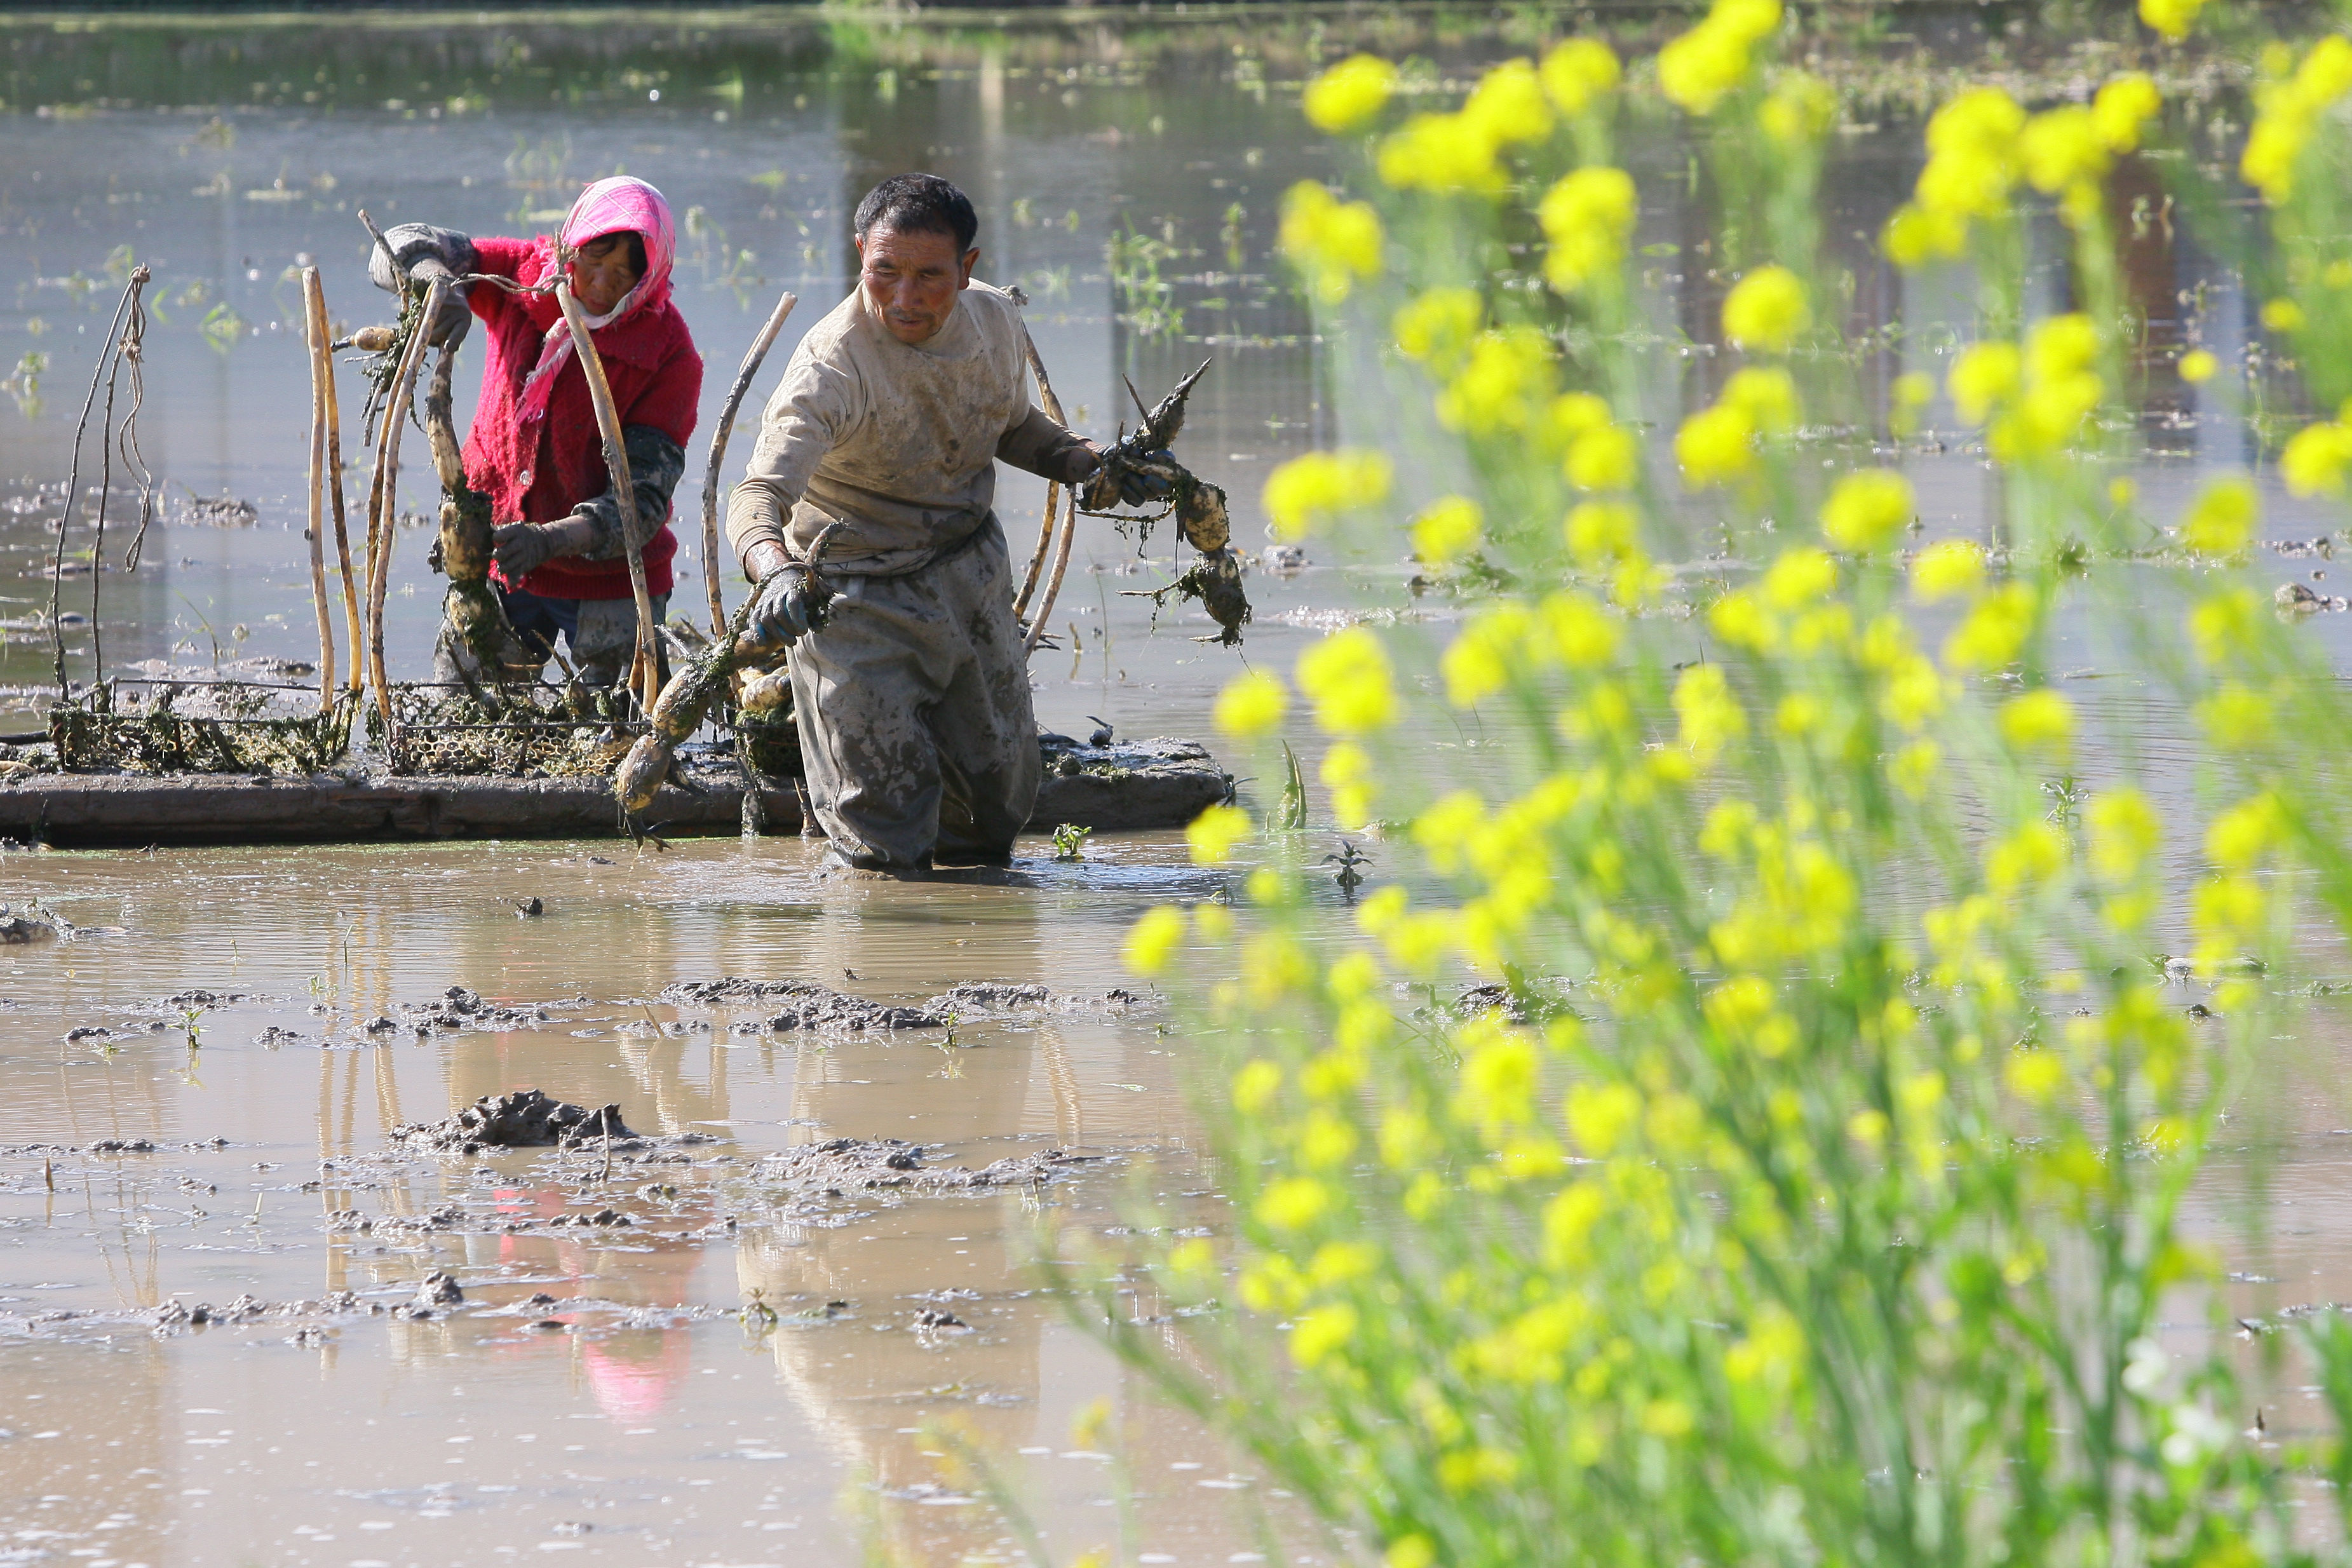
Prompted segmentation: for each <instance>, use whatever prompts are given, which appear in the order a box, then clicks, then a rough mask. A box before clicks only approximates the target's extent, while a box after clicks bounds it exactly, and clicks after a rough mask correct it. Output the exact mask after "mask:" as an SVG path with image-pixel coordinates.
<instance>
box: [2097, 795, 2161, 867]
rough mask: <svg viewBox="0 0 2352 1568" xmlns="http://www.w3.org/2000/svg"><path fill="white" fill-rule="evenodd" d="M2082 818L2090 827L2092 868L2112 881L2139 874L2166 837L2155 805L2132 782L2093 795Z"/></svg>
mask: <svg viewBox="0 0 2352 1568" xmlns="http://www.w3.org/2000/svg"><path fill="white" fill-rule="evenodd" d="M2083 820H2084V822H2085V823H2086V824H2087V825H2088V826H2089V827H2090V829H2091V869H2092V870H2094V871H2095V872H2097V873H2098V874H2099V875H2100V876H2101V877H2103V878H2105V879H2106V880H2108V881H2110V882H2127V881H2130V880H2131V879H2133V878H2135V877H2137V876H2138V875H2139V874H2140V871H2141V869H2142V868H2144V867H2146V865H2147V858H2148V857H2149V856H2150V855H2153V854H2154V853H2155V852H2156V848H2157V846H2158V844H2160V843H2162V842H2163V839H2164V823H2163V821H2162V819H2160V818H2159V817H2158V816H2157V815H2156V808H2155V807H2154V806H2152V805H2149V804H2148V800H2147V796H2146V795H2142V794H2141V793H2140V792H2139V791H2138V790H2137V789H2134V788H2133V787H2132V786H2131V785H2129V784H2119V785H2117V786H2116V788H2114V789H2107V790H2101V791H2100V792H2099V793H2098V794H2097V795H2094V796H2092V797H2091V804H2090V805H2088V806H2086V807H2085V808H2084V812H2083Z"/></svg>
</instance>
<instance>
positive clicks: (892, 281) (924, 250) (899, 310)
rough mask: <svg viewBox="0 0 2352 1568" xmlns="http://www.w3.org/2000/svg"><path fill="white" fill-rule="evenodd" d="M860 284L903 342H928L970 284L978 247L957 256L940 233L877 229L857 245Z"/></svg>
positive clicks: (877, 317)
mask: <svg viewBox="0 0 2352 1568" xmlns="http://www.w3.org/2000/svg"><path fill="white" fill-rule="evenodd" d="M857 255H858V259H859V263H860V265H859V268H858V278H857V286H858V288H860V289H864V290H865V292H866V310H869V311H871V312H873V315H874V319H875V320H876V321H879V322H881V323H882V325H883V328H884V330H886V331H888V332H889V334H890V335H891V336H892V337H894V338H896V339H898V341H899V342H902V343H919V342H927V341H929V339H930V338H931V337H932V336H933V335H934V334H935V333H937V332H938V331H939V330H940V328H941V327H944V326H946V325H947V324H948V317H949V315H950V313H952V312H953V311H954V310H955V302H956V295H957V294H959V293H960V292H961V291H962V289H963V287H964V285H966V284H967V283H970V282H971V268H972V264H973V263H974V262H976V261H978V260H979V259H980V252H979V251H978V250H977V249H973V250H967V251H965V252H964V253H963V254H962V255H961V256H958V255H957V254H956V245H955V237H954V236H953V235H950V234H941V233H940V232H938V231H937V230H936V229H928V228H925V229H917V230H915V231H914V232H912V233H907V232H905V231H903V230H899V229H895V228H888V227H885V226H882V225H880V224H877V225H875V226H873V227H872V228H869V229H867V230H866V235H865V237H864V238H862V239H860V240H859V241H858V242H857Z"/></svg>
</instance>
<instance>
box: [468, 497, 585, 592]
mask: <svg viewBox="0 0 2352 1568" xmlns="http://www.w3.org/2000/svg"><path fill="white" fill-rule="evenodd" d="M595 531H596V525H595V522H594V521H593V520H592V519H589V518H584V517H582V516H579V515H578V514H577V513H575V514H573V515H572V516H571V517H567V518H562V519H560V520H558V521H554V522H509V523H505V524H502V525H501V526H500V527H499V528H498V529H496V530H495V531H492V533H491V534H490V559H491V560H492V561H495V562H496V563H498V568H499V576H501V577H504V578H505V579H506V580H507V585H508V586H509V587H510V588H520V587H521V586H522V580H523V579H524V578H526V577H528V576H530V574H532V573H534V572H536V571H538V570H539V569H540V568H541V567H542V566H544V565H546V564H547V563H549V562H551V561H552V560H554V559H555V558H556V557H557V556H559V555H584V554H586V553H587V551H588V547H589V545H590V544H591V543H592V542H593V540H594V536H595Z"/></svg>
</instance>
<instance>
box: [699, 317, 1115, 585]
mask: <svg viewBox="0 0 2352 1568" xmlns="http://www.w3.org/2000/svg"><path fill="white" fill-rule="evenodd" d="M1023 339H1024V331H1023V327H1022V324H1021V312H1020V309H1019V307H1018V306H1016V305H1014V304H1013V299H1012V297H1011V296H1010V295H1008V294H1006V293H1004V292H1003V291H1002V290H1001V289H992V288H991V287H989V285H987V284H985V283H978V282H975V283H973V284H972V285H971V287H970V288H968V289H964V290H963V292H961V293H960V294H958V295H957V296H956V304H955V309H954V310H953V311H951V312H950V314H949V316H948V321H947V325H945V326H943V327H941V328H940V330H939V332H938V333H937V334H936V335H935V336H933V337H932V338H931V339H930V340H929V342H922V343H916V344H908V343H902V342H898V339H896V338H894V337H892V336H891V335H890V334H889V332H888V331H886V330H885V329H884V328H883V327H882V325H881V324H880V323H879V322H877V321H875V320H874V319H873V318H872V317H871V316H870V315H869V314H868V313H867V311H866V304H865V293H864V291H863V290H858V291H856V292H853V293H852V294H851V295H850V296H849V298H848V299H846V300H843V301H842V302H841V303H840V304H839V305H836V306H835V307H834V310H833V311H832V313H831V314H830V315H828V316H826V317H825V319H824V321H819V322H818V323H817V324H816V325H815V326H814V328H812V329H811V330H810V331H809V334H808V336H807V337H805V338H803V339H802V340H801V344H800V347H799V348H798V349H796V350H794V351H793V359H792V363H791V364H789V365H787V366H786V367H785V369H784V379H783V383H782V385H780V386H778V387H777V388H776V395H774V396H773V397H772V398H770V399H769V400H768V408H767V412H766V414H764V415H763V416H761V424H760V441H759V445H758V446H757V447H754V448H753V450H752V453H751V463H750V465H749V466H748V468H747V469H746V471H745V473H744V476H743V482H742V483H741V484H740V485H738V486H736V487H735V493H734V496H733V499H732V500H730V501H729V503H728V507H727V538H728V542H729V543H730V545H732V546H733V547H734V551H735V558H736V559H737V560H738V561H740V560H741V559H742V558H743V554H744V552H746V551H748V550H749V549H750V548H751V546H752V545H754V544H757V543H759V542H761V541H763V540H765V541H772V542H778V543H782V545H783V546H784V547H785V549H786V550H788V551H789V552H791V553H792V554H793V557H794V558H795V559H801V558H805V556H806V555H807V553H808V548H809V545H810V543H811V542H813V541H814V539H815V538H816V535H817V532H818V531H819V530H821V529H823V528H824V526H825V525H826V524H827V523H830V522H833V521H841V522H842V523H843V524H844V526H843V528H842V530H841V531H840V532H839V533H837V534H835V536H834V539H833V542H832V543H831V544H829V545H827V546H826V547H825V555H824V565H825V566H826V567H827V568H828V569H830V570H834V571H839V572H847V573H867V574H874V575H877V576H895V575H898V574H902V573H907V572H912V571H915V570H918V569H919V568H920V567H922V566H923V565H925V564H927V563H929V562H930V561H931V560H932V559H934V558H935V557H936V556H937V555H938V554H939V553H940V552H943V551H945V550H947V549H950V548H951V547H952V546H954V545H957V544H960V543H961V542H963V541H964V540H965V539H967V538H969V537H971V533H972V531H974V530H975V529H977V528H979V527H980V525H981V523H982V521H984V520H985V519H986V518H987V516H988V514H989V508H990V505H991V503H992V501H993V500H994V499H995V495H996V463H997V460H998V459H999V458H1002V459H1003V460H1004V461H1005V462H1008V463H1011V464H1012V465H1013V467H1014V468H1024V469H1026V470H1028V471H1029V472H1030V473H1033V474H1039V475H1042V476H1044V477H1045V478H1046V479H1068V478H1072V477H1074V476H1073V475H1072V473H1071V472H1070V469H1071V467H1072V465H1073V464H1074V462H1077V464H1078V466H1080V467H1082V468H1085V469H1087V470H1088V471H1091V469H1092V468H1093V459H1092V458H1091V455H1090V454H1088V455H1086V456H1085V457H1084V459H1083V461H1082V462H1078V459H1079V457H1080V454H1082V453H1084V450H1085V449H1084V447H1083V444H1082V443H1081V442H1080V441H1079V440H1078V438H1077V437H1075V436H1073V435H1071V434H1070V433H1069V432H1068V431H1066V430H1065V429H1063V428H1062V427H1061V426H1059V425H1056V424H1055V423H1054V421H1053V420H1052V419H1050V418H1048V417H1047V416H1045V413H1044V411H1043V410H1041V409H1039V408H1037V407H1035V406H1034V405H1032V404H1031V403H1030V401H1029V365H1028V357H1027V354H1026V352H1025V351H1024V347H1023ZM788 519H789V521H787V520H788Z"/></svg>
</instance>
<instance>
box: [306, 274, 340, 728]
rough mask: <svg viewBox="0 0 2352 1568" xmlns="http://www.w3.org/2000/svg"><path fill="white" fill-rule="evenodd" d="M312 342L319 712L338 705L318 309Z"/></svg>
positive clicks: (310, 288)
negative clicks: (329, 592)
mask: <svg viewBox="0 0 2352 1568" xmlns="http://www.w3.org/2000/svg"><path fill="white" fill-rule="evenodd" d="M318 295H319V269H318V268H315V267H305V268H302V298H303V300H304V302H305V304H306V305H307V304H308V303H309V302H310V301H311V300H315V299H317V298H318ZM304 316H305V320H306V325H307V327H308V329H309V337H310V508H309V515H310V597H311V599H312V600H313V601H315V603H316V604H317V605H318V610H319V711H320V713H322V714H323V713H327V712H330V711H331V710H333V708H334V705H335V621H334V617H333V616H332V615H331V614H330V613H329V611H328V609H327V518H326V503H325V500H324V495H323V492H322V489H321V481H322V480H323V479H324V476H323V475H322V474H321V473H320V469H321V468H324V467H325V466H326V462H327V378H328V376H329V375H330V374H332V373H331V371H330V370H329V368H328V365H329V359H328V356H327V353H326V348H327V344H326V339H325V336H324V334H323V333H321V332H320V330H319V318H318V312H317V311H316V310H305V311H304Z"/></svg>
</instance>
